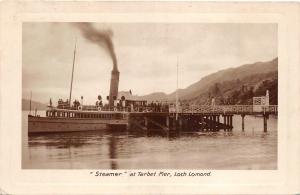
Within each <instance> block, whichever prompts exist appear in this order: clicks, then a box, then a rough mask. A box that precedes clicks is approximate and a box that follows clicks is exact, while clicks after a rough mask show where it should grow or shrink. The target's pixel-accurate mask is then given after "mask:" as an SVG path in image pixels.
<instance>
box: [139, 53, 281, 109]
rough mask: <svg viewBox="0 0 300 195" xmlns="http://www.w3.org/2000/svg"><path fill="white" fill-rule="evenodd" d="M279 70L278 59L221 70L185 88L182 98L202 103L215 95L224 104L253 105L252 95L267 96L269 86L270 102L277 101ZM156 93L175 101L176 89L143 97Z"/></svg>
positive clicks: (162, 97)
mask: <svg viewBox="0 0 300 195" xmlns="http://www.w3.org/2000/svg"><path fill="white" fill-rule="evenodd" d="M277 72H278V58H275V59H273V60H271V61H268V62H256V63H254V64H246V65H242V66H239V67H237V68H229V69H225V70H220V71H218V72H216V73H213V74H210V75H208V76H206V77H203V78H202V79H200V80H199V81H198V82H196V83H194V84H192V85H190V86H189V87H187V88H185V89H180V90H179V92H178V93H179V99H180V100H181V101H184V102H186V103H187V102H195V103H198V104H208V103H209V102H210V100H211V98H215V99H216V102H217V103H222V104H251V103H252V96H258V95H264V93H265V90H267V89H268V90H270V97H271V102H270V103H271V104H275V103H276V104H277ZM153 94H160V95H159V96H156V97H157V98H158V99H157V100H169V101H174V100H175V92H173V93H171V94H168V95H167V94H164V93H152V94H149V95H146V96H142V97H143V98H144V99H146V100H148V101H153V96H154V95H153ZM250 96H251V98H250Z"/></svg>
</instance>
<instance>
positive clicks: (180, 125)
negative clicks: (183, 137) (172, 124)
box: [178, 116, 182, 131]
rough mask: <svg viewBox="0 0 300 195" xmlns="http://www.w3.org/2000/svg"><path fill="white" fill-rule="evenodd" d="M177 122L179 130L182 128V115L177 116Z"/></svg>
mask: <svg viewBox="0 0 300 195" xmlns="http://www.w3.org/2000/svg"><path fill="white" fill-rule="evenodd" d="M178 120H179V121H178V122H179V130H180V131H181V130H182V117H181V116H180V117H179V118H178Z"/></svg>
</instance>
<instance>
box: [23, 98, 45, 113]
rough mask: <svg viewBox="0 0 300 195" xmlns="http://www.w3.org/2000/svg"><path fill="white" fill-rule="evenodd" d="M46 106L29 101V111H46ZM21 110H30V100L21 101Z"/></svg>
mask: <svg viewBox="0 0 300 195" xmlns="http://www.w3.org/2000/svg"><path fill="white" fill-rule="evenodd" d="M46 108H47V104H44V103H41V102H37V101H31V110H34V109H37V110H46ZM22 110H30V100H27V99H22Z"/></svg>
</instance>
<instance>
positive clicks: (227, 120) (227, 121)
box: [226, 115, 229, 131]
mask: <svg viewBox="0 0 300 195" xmlns="http://www.w3.org/2000/svg"><path fill="white" fill-rule="evenodd" d="M226 131H229V116H228V115H226Z"/></svg>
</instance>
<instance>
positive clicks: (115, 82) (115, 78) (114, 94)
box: [109, 68, 120, 108]
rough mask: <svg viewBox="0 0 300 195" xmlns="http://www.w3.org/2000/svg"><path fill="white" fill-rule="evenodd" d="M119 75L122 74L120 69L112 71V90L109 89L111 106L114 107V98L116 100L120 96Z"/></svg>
mask: <svg viewBox="0 0 300 195" xmlns="http://www.w3.org/2000/svg"><path fill="white" fill-rule="evenodd" d="M119 75H120V72H119V71H118V69H116V68H114V69H113V70H112V71H111V79H110V91H109V107H110V108H112V107H113V106H114V100H116V99H117V98H118V88H119Z"/></svg>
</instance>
